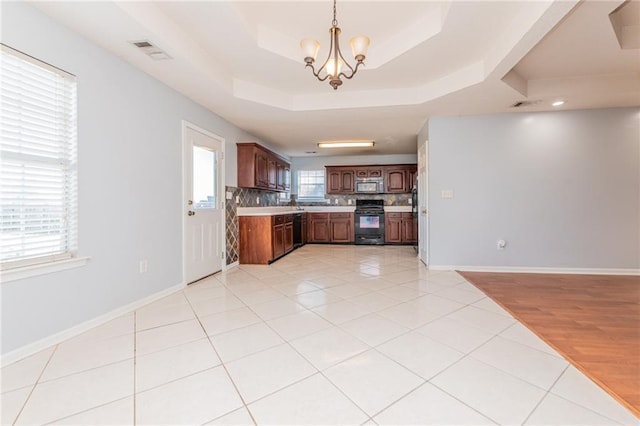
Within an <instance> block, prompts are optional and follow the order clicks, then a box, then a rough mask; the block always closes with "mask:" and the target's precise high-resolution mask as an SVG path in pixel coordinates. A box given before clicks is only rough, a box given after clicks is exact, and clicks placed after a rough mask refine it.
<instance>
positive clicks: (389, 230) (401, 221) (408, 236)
mask: <svg viewBox="0 0 640 426" xmlns="http://www.w3.org/2000/svg"><path fill="white" fill-rule="evenodd" d="M384 216H385V223H384V242H385V244H412V243H414V242H416V241H417V240H418V223H417V221H416V220H415V218H414V217H413V213H410V212H386V213H385V215H384Z"/></svg>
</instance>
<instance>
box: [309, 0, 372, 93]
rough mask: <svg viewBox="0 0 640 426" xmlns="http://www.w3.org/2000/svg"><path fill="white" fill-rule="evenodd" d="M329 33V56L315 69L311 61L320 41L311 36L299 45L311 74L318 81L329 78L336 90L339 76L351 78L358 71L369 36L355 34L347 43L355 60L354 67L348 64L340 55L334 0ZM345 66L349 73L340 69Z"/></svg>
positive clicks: (313, 59) (362, 63)
mask: <svg viewBox="0 0 640 426" xmlns="http://www.w3.org/2000/svg"><path fill="white" fill-rule="evenodd" d="M329 34H330V35H331V46H330V47H329V56H327V59H326V61H324V63H323V64H322V66H321V67H320V68H319V69H318V71H316V69H315V68H314V67H313V63H314V62H315V60H316V57H317V56H318V50H319V49H320V43H319V42H318V41H317V40H314V39H311V38H305V39H304V40H302V41H301V42H300V47H301V48H302V50H303V52H304V55H305V57H304V62H305V63H306V64H307V65H306V66H307V67H311V71H312V72H313V75H315V76H316V78H317V79H318V80H320V81H325V80H326V79H328V78H329V79H330V80H329V84H330V85H331V87H333V90H337V89H338V87H339V86H340V85H342V80H341V79H340V77H344V78H346V79H351V78H352V77H353V76H354V75H356V72H357V71H358V67H359V66H360V65H364V59H365V57H366V55H367V49H368V48H369V37H367V36H356V37H353V38H352V39H351V40H350V41H349V44H350V45H351V51H352V52H353V57H354V59H355V60H356V62H357V63H356V66H355V68H354V67H352V66H351V65H349V63H348V62H347V61H346V60H345V59H344V57H343V56H342V52H341V51H340V28H339V27H338V20H337V19H336V0H333V21H332V22H331V28H329ZM343 66H346V67H347V68H349V70H350V73H349V74H345V73H344V72H341V71H342V67H343ZM323 70H324V76H323V77H321V76H320V74H321V73H322V72H323Z"/></svg>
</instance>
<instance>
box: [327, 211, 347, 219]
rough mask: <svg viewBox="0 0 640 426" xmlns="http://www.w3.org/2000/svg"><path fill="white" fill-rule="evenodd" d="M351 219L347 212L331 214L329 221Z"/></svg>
mask: <svg viewBox="0 0 640 426" xmlns="http://www.w3.org/2000/svg"><path fill="white" fill-rule="evenodd" d="M350 217H351V213H349V212H338V213H331V219H348V218H350Z"/></svg>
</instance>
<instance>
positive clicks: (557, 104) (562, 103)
mask: <svg viewBox="0 0 640 426" xmlns="http://www.w3.org/2000/svg"><path fill="white" fill-rule="evenodd" d="M562 105H564V101H555V102H553V103H552V104H551V106H554V107H559V106H562Z"/></svg>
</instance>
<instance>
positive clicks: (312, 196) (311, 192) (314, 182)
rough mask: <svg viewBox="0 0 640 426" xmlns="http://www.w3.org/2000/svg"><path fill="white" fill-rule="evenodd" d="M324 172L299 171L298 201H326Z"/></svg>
mask: <svg viewBox="0 0 640 426" xmlns="http://www.w3.org/2000/svg"><path fill="white" fill-rule="evenodd" d="M324 193H325V185H324V170H299V171H298V199H307V200H319V199H324Z"/></svg>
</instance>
